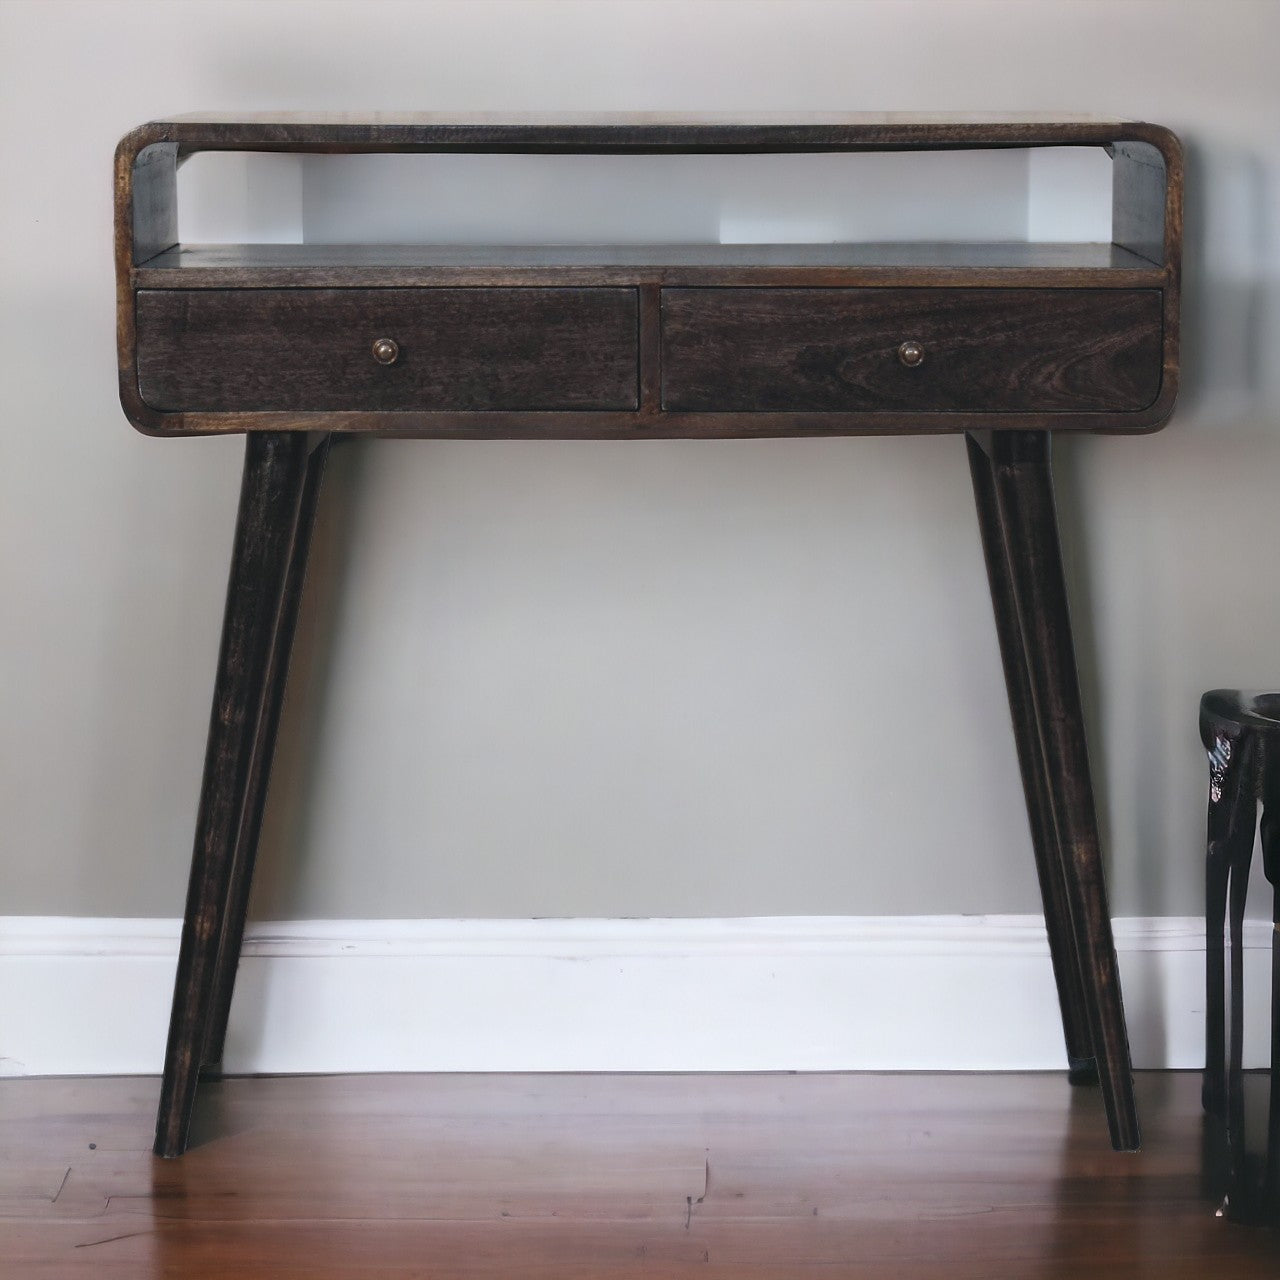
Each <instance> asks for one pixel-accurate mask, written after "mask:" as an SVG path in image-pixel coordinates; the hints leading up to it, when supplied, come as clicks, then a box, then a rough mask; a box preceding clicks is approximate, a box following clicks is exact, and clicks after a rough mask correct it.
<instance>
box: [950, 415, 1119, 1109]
mask: <svg viewBox="0 0 1280 1280" xmlns="http://www.w3.org/2000/svg"><path fill="white" fill-rule="evenodd" d="M965 443H966V444H967V446H968V449H969V471H970V474H971V475H972V477H973V496H974V502H975V505H976V507H977V511H978V528H979V530H980V531H981V534H982V550H983V556H984V558H985V560H986V564H987V581H988V583H989V584H990V587H991V604H992V608H993V610H994V612H995V619H996V635H997V637H998V639H999V642H1000V657H1001V661H1002V663H1003V665H1004V680H1005V688H1006V689H1007V690H1008V694H1009V712H1010V714H1011V716H1012V718H1013V736H1014V741H1015V743H1016V744H1017V749H1018V765H1019V769H1020V771H1021V773H1022V790H1023V794H1024V795H1025V796H1026V803H1027V818H1028V821H1029V823H1030V826H1031V847H1032V850H1033V852H1034V853H1035V859H1036V874H1037V875H1038V877H1039V880H1040V897H1041V900H1042V902H1043V903H1044V919H1045V926H1046V929H1047V932H1048V935H1049V955H1050V957H1051V959H1052V962H1053V976H1054V981H1055V983H1056V985H1057V988H1058V1006H1059V1009H1060V1011H1061V1013H1062V1030H1063V1037H1064V1039H1065V1040H1066V1045H1067V1066H1068V1071H1069V1075H1070V1079H1071V1081H1072V1083H1077V1084H1080V1083H1095V1082H1096V1081H1097V1078H1098V1072H1097V1064H1096V1062H1095V1061H1094V1057H1093V1040H1092V1038H1091V1036H1090V1033H1089V1015H1088V1011H1087V1009H1086V1007H1085V996H1084V986H1083V983H1082V981H1081V977H1080V956H1079V953H1078V952H1077V950H1076V943H1075V936H1074V934H1073V932H1072V928H1071V907H1070V903H1069V901H1068V897H1067V884H1066V880H1065V879H1064V877H1063V871H1062V859H1061V857H1060V856H1059V854H1058V845H1057V835H1056V833H1055V831H1054V826H1053V810H1052V807H1051V804H1050V801H1049V794H1048V779H1047V775H1046V769H1045V763H1044V753H1043V752H1042V751H1041V749H1040V734H1039V731H1038V729H1037V727H1036V716H1035V706H1034V701H1033V698H1032V693H1031V675H1030V672H1029V671H1028V669H1027V657H1026V651H1025V649H1024V647H1023V637H1022V629H1021V626H1020V625H1019V622H1018V610H1017V605H1016V603H1015V600H1014V594H1013V578H1012V569H1011V567H1010V563H1009V546H1008V544H1007V542H1006V540H1005V536H1004V525H1003V522H1002V520H1001V517H1000V508H999V505H998V503H997V501H996V489H995V475H994V470H993V464H992V460H991V455H990V454H989V453H988V452H987V449H986V448H984V447H983V443H982V442H980V441H979V440H976V439H974V437H973V436H968V437H966V440H965Z"/></svg>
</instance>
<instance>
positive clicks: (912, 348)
mask: <svg viewBox="0 0 1280 1280" xmlns="http://www.w3.org/2000/svg"><path fill="white" fill-rule="evenodd" d="M898 359H899V360H901V361H902V363H903V364H905V365H906V366H907V368H908V369H914V368H915V367H916V366H917V365H921V364H924V347H922V346H921V345H920V344H919V343H918V342H914V341H907V342H904V343H903V344H902V346H900V347H899V348H898Z"/></svg>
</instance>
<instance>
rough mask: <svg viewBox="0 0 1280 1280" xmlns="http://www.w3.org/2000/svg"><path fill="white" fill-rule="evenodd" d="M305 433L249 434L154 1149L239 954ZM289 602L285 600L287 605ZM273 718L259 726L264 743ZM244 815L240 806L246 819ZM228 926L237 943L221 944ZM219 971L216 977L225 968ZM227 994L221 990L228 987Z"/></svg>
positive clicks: (283, 656) (175, 1120) (185, 1113)
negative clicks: (239, 887) (245, 859)
mask: <svg viewBox="0 0 1280 1280" xmlns="http://www.w3.org/2000/svg"><path fill="white" fill-rule="evenodd" d="M309 446H310V442H309V441H308V440H307V438H306V437H305V436H297V435H294V436H289V435H265V434H262V433H259V434H256V435H252V436H250V437H249V438H248V439H247V440H246V442H245V463H244V476H243V480H242V482H241V487H240V508H239V512H238V515H237V519H236V536H235V546H234V548H233V551H232V556H231V573H230V579H229V582H228V584H227V604H226V609H225V612H224V614H223V621H222V643H221V646H220V648H219V652H218V667H217V675H216V678H215V682H214V691H213V709H212V712H211V713H210V717H209V736H208V742H207V745H206V748H205V763H204V778H203V781H202V783H201V787H200V805H199V809H198V811H197V813H196V824H195V825H196V833H195V842H194V847H193V849H192V854H191V875H190V879H189V881H188V886H187V905H186V911H185V914H184V918H183V923H182V939H181V942H180V944H179V949H178V971H177V976H176V978H175V979H174V987H173V1009H172V1013H171V1015H170V1019H169V1037H168V1044H167V1047H166V1049H165V1072H164V1082H163V1087H162V1089H161V1095H160V1106H159V1112H158V1114H157V1117H156V1137H155V1150H156V1154H157V1155H164V1156H174V1155H178V1154H179V1153H181V1152H182V1151H183V1150H184V1149H185V1148H186V1145H187V1129H188V1126H189V1125H190V1122H191V1109H192V1105H193V1101H194V1098H195V1091H196V1082H197V1078H198V1074H199V1070H200V1066H201V1062H202V1059H203V1056H204V1051H205V1044H206V1039H207V1036H208V1027H209V1022H210V1016H211V1012H212V1009H213V998H214V988H215V985H216V983H217V981H218V975H219V972H220V970H221V969H224V968H225V967H226V965H228V964H234V962H235V960H236V959H237V958H238V953H239V945H238V940H239V938H240V936H241V934H242V931H243V920H242V919H241V920H234V919H232V918H231V917H232V916H233V914H234V913H236V912H239V913H243V911H244V906H245V902H246V900H247V896H248V884H247V875H246V876H245V879H246V883H245V884H244V886H243V893H237V891H236V887H235V883H236V878H237V866H236V863H237V854H238V853H239V854H244V853H247V852H248V850H247V847H246V846H245V844H244V842H243V841H242V834H243V827H244V824H245V819H246V806H247V805H251V804H252V803H253V797H252V795H251V794H250V793H251V791H252V790H253V788H254V785H255V778H256V779H257V780H258V785H260V786H265V775H266V771H267V769H268V768H269V765H270V761H269V760H262V759H259V760H257V761H256V762H255V753H256V752H258V751H260V750H261V749H262V748H263V746H264V716H265V717H266V718H267V719H268V720H269V719H270V717H271V716H273V715H275V714H278V710H279V708H278V706H276V705H274V700H275V697H276V692H277V691H276V690H275V689H274V688H273V686H272V676H273V672H274V673H275V674H276V675H277V676H278V677H279V678H280V679H283V670H282V668H287V665H288V654H287V652H281V651H280V645H279V644H278V643H277V641H278V640H279V641H287V640H289V639H291V637H292V620H291V619H286V620H285V624H286V625H285V626H284V628H283V630H284V633H285V634H284V635H281V630H282V628H281V612H282V604H283V602H284V600H285V597H286V595H287V594H288V584H289V568H290V564H291V562H292V560H293V553H294V542H295V537H296V535H297V532H298V525H299V520H300V516H301V514H303V512H302V506H303V497H304V494H305V492H306V489H307V476H308V473H309V472H310V471H311V470H312V468H311V467H310V463H311V461H312V457H313V455H312V452H311V449H310V447H309ZM294 604H295V607H296V601H295V602H294ZM273 740H274V726H273V725H271V724H269V723H268V724H266V725H265V745H267V746H269V745H270V744H271V742H272V741H273ZM254 818H255V815H252V814H251V815H250V820H251V821H252V820H254ZM228 932H229V933H230V935H231V937H232V938H234V939H235V940H236V945H235V949H234V951H233V950H231V948H230V946H229V945H227V944H226V937H227V934H228ZM224 976H225V975H224ZM228 999H229V993H228Z"/></svg>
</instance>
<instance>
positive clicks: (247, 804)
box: [200, 436, 330, 1079]
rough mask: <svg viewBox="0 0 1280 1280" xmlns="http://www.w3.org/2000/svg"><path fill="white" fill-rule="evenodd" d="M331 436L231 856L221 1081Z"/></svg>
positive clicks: (288, 593) (289, 590)
mask: <svg viewBox="0 0 1280 1280" xmlns="http://www.w3.org/2000/svg"><path fill="white" fill-rule="evenodd" d="M329 443H330V437H328V436H325V437H323V438H322V439H321V440H320V441H319V442H318V443H317V444H316V445H315V447H314V448H313V449H312V451H311V454H310V457H309V458H308V461H307V470H306V477H305V479H304V481H303V488H302V499H301V501H300V502H299V504H298V511H297V515H296V517H295V521H294V528H293V540H292V547H291V549H290V553H289V565H288V568H287V570H286V571H285V579H284V591H283V593H282V595H281V600H280V612H279V617H278V618H277V621H276V627H275V638H274V641H273V643H272V645H271V653H270V658H269V659H268V662H267V674H266V689H265V692H264V694H263V699H262V709H261V713H260V715H259V717H258V725H257V731H256V733H255V736H254V741H253V747H252V752H251V757H250V765H249V776H248V779H247V781H246V784H245V796H244V802H243V809H242V811H241V818H240V829H239V831H238V833H237V836H236V842H235V852H234V854H233V857H232V864H231V875H230V884H229V888H228V892H227V908H226V911H225V913H224V915H223V922H222V936H221V938H220V940H219V943H218V958H217V962H216V963H215V966H214V979H213V994H212V996H211V997H210V1001H211V1006H210V1014H209V1022H208V1027H207V1029H206V1032H205V1044H204V1053H203V1055H202V1061H201V1064H200V1077H201V1079H217V1078H219V1077H220V1076H221V1074H222V1052H223V1046H224V1045H225V1043H226V1039H227V1020H228V1018H229V1017H230V1014H231V997H232V994H233V992H234V990H235V982H236V969H237V966H238V965H239V961H240V949H241V946H242V945H243V942H244V926H245V917H246V915H247V913H248V908H249V892H250V890H251V889H252V887H253V868H254V863H255V862H256V860H257V856H258V837H259V835H260V834H261V831H262V815H263V812H264V811H265V809H266V801H267V785H268V782H269V780H270V776H271V761H272V759H273V757H274V756H275V749H276V731H277V729H278V727H279V724H280V711H281V708H282V707H283V705H284V692H285V686H286V683H287V681H288V677H289V657H290V655H291V653H292V651H293V633H294V629H295V627H296V626H297V621H298V607H299V605H300V603H301V601H302V585H303V582H304V581H305V578H306V572H307V555H308V553H309V552H310V549H311V531H312V528H313V527H314V524H315V514H316V504H317V502H318V500H319V497H320V487H321V483H322V481H323V479H324V468H325V463H326V461H327V460H328V455H329Z"/></svg>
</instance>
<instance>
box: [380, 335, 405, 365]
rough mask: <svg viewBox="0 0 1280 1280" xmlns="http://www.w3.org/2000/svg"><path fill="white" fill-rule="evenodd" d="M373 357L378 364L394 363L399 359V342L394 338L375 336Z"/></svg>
mask: <svg viewBox="0 0 1280 1280" xmlns="http://www.w3.org/2000/svg"><path fill="white" fill-rule="evenodd" d="M373 358H374V359H375V360H376V361H377V362H378V363H379V364H395V362H396V361H397V360H399V359H400V344H399V343H398V342H397V341H396V340H395V339H394V338H376V339H375V340H374V343H373Z"/></svg>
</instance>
